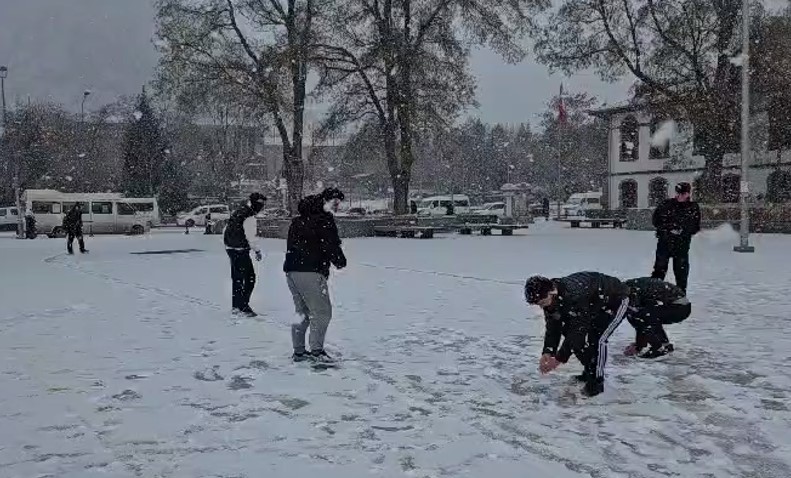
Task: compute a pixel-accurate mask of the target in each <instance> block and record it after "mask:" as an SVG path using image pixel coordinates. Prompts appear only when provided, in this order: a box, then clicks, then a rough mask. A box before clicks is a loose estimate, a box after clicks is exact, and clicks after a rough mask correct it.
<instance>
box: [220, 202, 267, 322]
mask: <svg viewBox="0 0 791 478" xmlns="http://www.w3.org/2000/svg"><path fill="white" fill-rule="evenodd" d="M265 204H266V196H264V195H263V194H260V193H252V194H251V195H250V200H249V201H248V202H247V204H245V205H244V206H242V207H240V208H239V209H237V210H236V211H234V212H233V214H231V217H230V218H229V219H228V225H227V226H226V227H225V232H224V234H223V242H224V243H225V250H226V252H227V253H228V258H230V260H231V281H232V282H233V285H232V289H233V293H232V294H233V299H232V304H233V305H232V307H233V313H234V314H244V315H246V316H248V317H256V316H257V315H258V314H256V313H255V311H254V310H253V309H252V308H251V307H250V296H252V295H253V289H254V288H255V280H256V277H255V268H254V267H253V261H252V259H250V251H251V250H252V251H254V252H255V260H256V261H259V262H260V261H261V259H262V255H261V249H260V248H259V247H258V245H257V244H256V243H255V238H256V233H257V230H258V223H257V221H256V218H255V215H256V214H258V213H259V212H261V210H262V209H263V208H264V205H265Z"/></svg>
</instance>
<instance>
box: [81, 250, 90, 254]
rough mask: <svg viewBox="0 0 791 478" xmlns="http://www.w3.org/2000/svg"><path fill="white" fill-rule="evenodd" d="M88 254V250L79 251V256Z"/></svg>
mask: <svg viewBox="0 0 791 478" xmlns="http://www.w3.org/2000/svg"><path fill="white" fill-rule="evenodd" d="M89 252H91V251H89V250H88V249H84V250H82V251H80V254H87V253H89Z"/></svg>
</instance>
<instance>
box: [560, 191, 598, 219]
mask: <svg viewBox="0 0 791 478" xmlns="http://www.w3.org/2000/svg"><path fill="white" fill-rule="evenodd" d="M602 196H603V193H601V192H599V191H588V192H586V193H574V194H572V195H571V197H570V198H569V200H568V201H567V202H566V204H564V205H563V206H562V207H561V209H562V210H563V215H564V216H571V217H580V216H583V217H584V216H585V215H587V213H588V211H599V210H601V209H602V204H601V199H602Z"/></svg>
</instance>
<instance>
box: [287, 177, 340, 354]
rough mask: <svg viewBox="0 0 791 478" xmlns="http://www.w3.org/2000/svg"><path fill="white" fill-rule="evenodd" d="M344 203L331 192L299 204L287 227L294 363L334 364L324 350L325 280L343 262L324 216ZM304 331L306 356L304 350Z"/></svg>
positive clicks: (328, 316) (328, 315)
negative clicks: (298, 319)
mask: <svg viewBox="0 0 791 478" xmlns="http://www.w3.org/2000/svg"><path fill="white" fill-rule="evenodd" d="M343 198H344V195H343V193H342V192H341V191H339V190H338V189H335V188H329V189H326V190H324V192H322V193H321V194H319V195H314V196H308V197H306V198H303V199H302V200H301V201H300V203H299V207H298V210H299V216H298V217H296V218H294V219H293V220H292V221H291V227H289V230H288V242H287V244H286V260H285V262H284V263H283V271H284V272H285V273H286V282H287V283H288V288H289V290H290V291H291V295H292V296H293V298H294V306H295V308H296V312H297V314H298V315H299V316H300V317H301V318H302V321H301V322H299V323H296V324H293V325H292V326H291V341H292V344H293V346H294V355H293V359H294V361H295V362H301V361H303V360H307V359H310V360H313V361H316V362H320V363H332V362H333V359H332V358H331V357H330V356H329V355H328V354H327V352H326V351H325V350H324V338H325V336H326V334H327V328H328V327H329V325H330V320H332V303H331V301H330V295H329V290H328V286H327V279H328V278H329V276H330V265H331V264H332V265H334V266H335V267H336V268H337V269H343V268H344V267H346V256H345V255H344V254H343V250H342V249H341V240H340V237H339V236H338V228H337V226H336V225H335V218H334V217H333V215H332V213H331V212H329V211H328V210H337V208H338V205H339V204H340V202H341V201H343ZM308 328H310V338H309V342H310V353H308V352H307V351H306V349H305V335H306V333H307V331H308Z"/></svg>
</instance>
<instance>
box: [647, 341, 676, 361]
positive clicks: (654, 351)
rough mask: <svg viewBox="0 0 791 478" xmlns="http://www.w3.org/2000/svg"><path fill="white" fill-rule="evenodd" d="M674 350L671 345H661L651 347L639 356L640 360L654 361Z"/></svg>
mask: <svg viewBox="0 0 791 478" xmlns="http://www.w3.org/2000/svg"><path fill="white" fill-rule="evenodd" d="M673 350H675V349H674V348H673V344H663V345H660V346H659V347H651V348H650V349H648V350H646V351H645V352H643V353H641V354H640V355H639V357H640V358H642V359H655V358H659V357H664V356H665V355H667V354H669V353H671V352H673Z"/></svg>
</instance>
